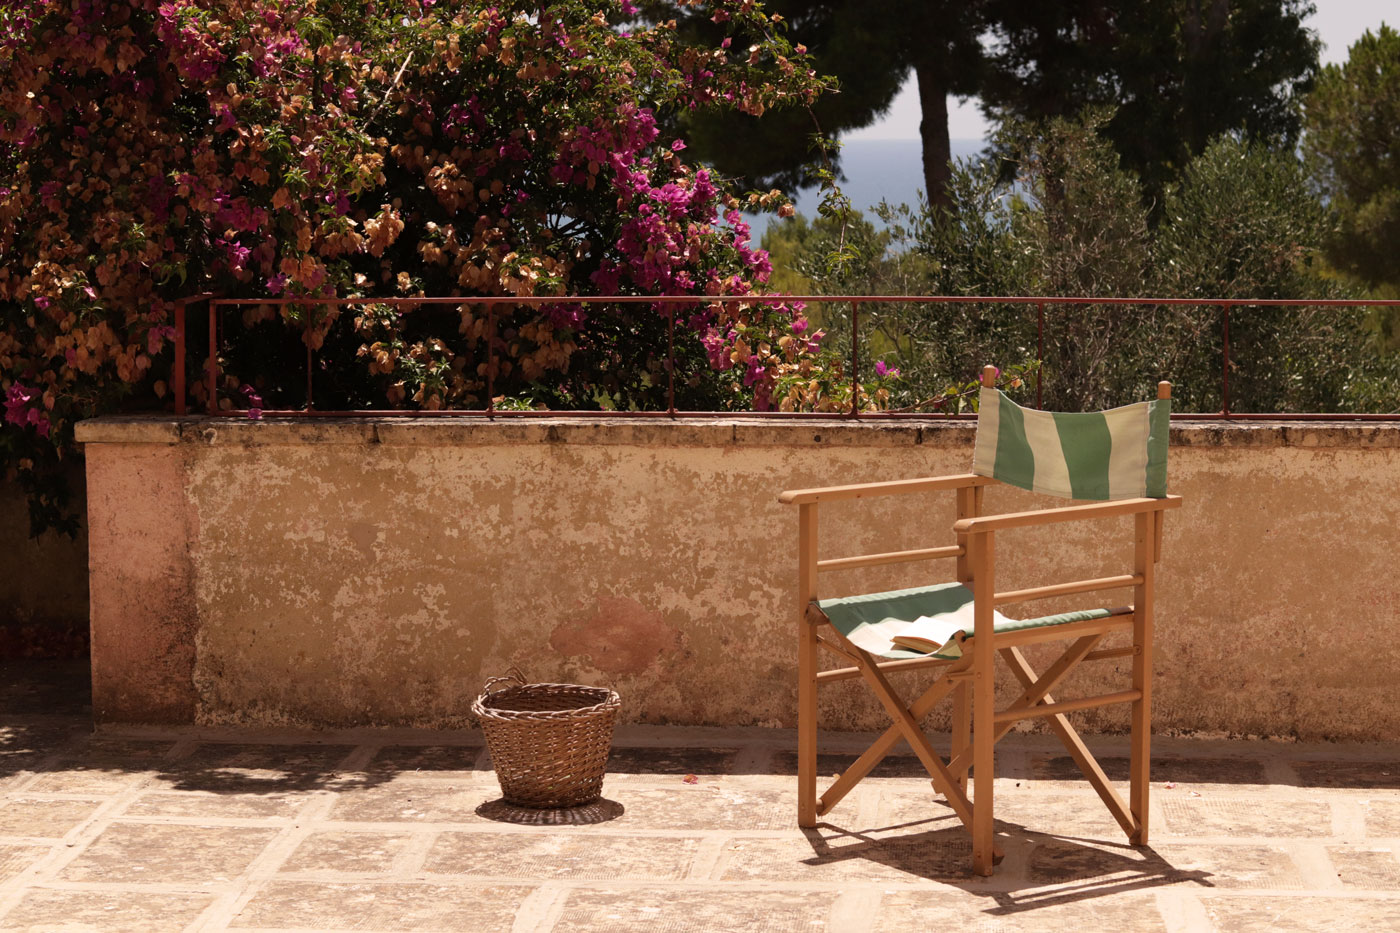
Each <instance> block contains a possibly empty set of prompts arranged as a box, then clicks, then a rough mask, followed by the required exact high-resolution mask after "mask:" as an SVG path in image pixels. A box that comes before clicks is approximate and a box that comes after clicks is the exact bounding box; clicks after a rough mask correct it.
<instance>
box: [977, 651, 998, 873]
mask: <svg viewBox="0 0 1400 933" xmlns="http://www.w3.org/2000/svg"><path fill="white" fill-rule="evenodd" d="M981 655H982V656H981V657H980V658H978V660H977V662H975V663H974V665H973V668H974V670H975V671H976V673H975V674H974V675H973V678H972V718H973V724H974V728H973V731H972V871H973V873H974V874H977V875H983V876H986V875H990V874H991V873H992V867H993V866H994V865H995V864H996V852H995V849H996V845H995V839H994V835H995V824H994V823H993V821H992V819H993V817H992V813H993V811H992V786H993V782H994V781H995V779H996V766H995V761H994V752H995V749H996V724H995V722H994V721H993V717H994V715H995V711H996V705H995V704H996V681H995V677H994V676H993V669H992V652H991V651H985V652H981Z"/></svg>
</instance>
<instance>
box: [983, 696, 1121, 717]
mask: <svg viewBox="0 0 1400 933" xmlns="http://www.w3.org/2000/svg"><path fill="white" fill-rule="evenodd" d="M1140 699H1142V691H1141V690H1124V691H1122V692H1121V693H1105V694H1103V695H1102V696H1096V697H1085V698H1083V699H1081V700H1061V701H1060V702H1059V703H1038V704H1036V705H1035V706H1022V707H1014V706H1013V707H1012V708H1010V709H1004V710H999V711H998V712H997V713H996V714H995V715H993V716H992V719H993V721H995V722H1019V721H1020V720H1022V719H1040V718H1043V717H1045V716H1058V715H1059V714H1060V713H1073V712H1074V711H1076V710H1081V709H1094V708H1095V707H1098V706H1111V705H1113V704H1114V703H1132V702H1133V701H1135V700H1140Z"/></svg>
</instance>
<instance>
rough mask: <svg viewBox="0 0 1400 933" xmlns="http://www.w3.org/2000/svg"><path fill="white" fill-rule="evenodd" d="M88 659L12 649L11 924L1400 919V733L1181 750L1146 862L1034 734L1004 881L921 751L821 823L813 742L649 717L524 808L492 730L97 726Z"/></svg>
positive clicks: (1167, 774)
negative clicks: (584, 776) (577, 793)
mask: <svg viewBox="0 0 1400 933" xmlns="http://www.w3.org/2000/svg"><path fill="white" fill-rule="evenodd" d="M82 674H83V672H82V670H81V668H80V667H74V666H73V665H68V666H66V667H64V666H60V667H54V666H53V665H33V664H31V665H28V666H26V667H25V668H23V669H20V668H16V667H14V666H9V667H0V794H3V796H4V801H5V803H4V808H3V811H0V930H7V931H8V930H42V931H46V933H47V931H56V930H103V931H115V930H133V931H141V933H148V931H161V930H190V931H196V930H198V931H206V930H263V931H269V930H299V931H300V930H357V931H366V930H386V931H388V930H393V931H398V930H435V931H452V933H460V931H494V930H500V931H518V933H526V931H575V930H606V931H632V930H636V931H649V933H650V931H663V933H677V931H690V930H695V931H727V930H758V931H794V933H796V931H800V933H812V931H821V930H831V931H840V933H847V931H863V930H879V931H882V933H900V931H924V930H928V929H933V928H942V927H945V926H946V927H947V928H949V929H967V930H983V931H990V930H996V931H1011V930H1035V931H1049V930H1075V931H1096V930H1124V931H1154V930H1164V931H1193V933H1194V931H1206V930H1212V929H1214V930H1221V931H1237V930H1300V931H1304V930H1305V931H1310V933H1311V931H1318V930H1333V929H1361V930H1396V929H1400V748H1397V747H1393V746H1391V747H1378V746H1366V747H1361V746H1352V747H1348V746H1336V745H1332V746H1319V745H1301V744H1286V743H1274V742H1224V741H1183V740H1172V739H1162V740H1160V741H1159V742H1158V743H1157V748H1156V750H1157V757H1156V768H1155V771H1154V778H1155V781H1154V794H1153V817H1152V818H1153V827H1154V828H1153V840H1154V841H1153V845H1152V847H1151V848H1150V849H1144V850H1135V849H1133V848H1131V847H1129V846H1127V845H1125V844H1123V842H1122V836H1121V834H1120V832H1119V831H1118V829H1117V827H1116V826H1115V824H1114V823H1113V821H1112V819H1111V818H1110V817H1109V816H1108V815H1107V811H1105V810H1104V809H1103V808H1102V806H1101V805H1100V804H1099V803H1098V801H1097V798H1096V797H1095V796H1094V795H1093V792H1092V791H1090V790H1089V789H1088V788H1087V785H1084V784H1082V783H1078V782H1074V781H1071V780H1069V778H1070V776H1071V773H1072V767H1073V766H1072V765H1071V763H1070V762H1069V760H1068V759H1067V758H1065V757H1063V756H1062V755H1060V754H1058V753H1057V751H1056V749H1055V747H1054V746H1053V745H1052V744H1050V742H1048V741H1046V740H1045V738H1044V737H1040V736H1023V737H1019V739H1018V740H1017V741H1015V742H1014V744H1013V743H1012V741H1011V739H1008V740H1007V742H1005V743H1003V746H1002V748H1003V750H1002V751H1001V754H1000V764H1001V774H1002V775H1003V777H1001V778H999V779H998V781H997V794H998V807H999V810H998V813H999V815H1000V816H1001V817H1002V820H1003V822H1002V824H1001V827H1002V830H1003V831H1004V833H1005V834H1006V835H1005V836H1004V837H1003V840H1002V844H1003V846H1004V847H1005V848H1006V850H1007V855H1006V860H1005V862H1004V863H1003V864H1002V865H1001V867H1000V869H999V870H998V872H997V874H996V876H995V877H993V878H990V879H981V878H974V877H971V876H969V874H968V872H967V866H968V861H969V859H968V843H967V841H966V837H965V834H964V833H963V832H962V831H961V830H960V829H959V828H958V827H957V825H956V824H955V821H954V820H953V819H952V818H951V817H950V815H949V811H948V810H947V809H946V808H945V807H944V806H943V805H941V804H940V803H939V802H938V801H937V800H936V799H935V797H934V795H933V793H932V791H931V790H930V788H929V785H928V782H927V781H926V780H923V779H921V778H920V774H921V772H920V769H919V766H918V763H917V761H915V760H914V759H913V758H912V757H903V758H892V759H890V760H888V761H887V762H886V765H885V766H884V768H883V770H882V772H881V776H880V777H879V778H878V779H871V780H867V781H866V782H865V783H864V784H863V785H862V786H861V787H860V788H858V790H857V791H856V792H855V794H853V796H852V798H850V799H849V801H848V802H846V803H843V804H842V805H841V806H840V807H839V808H837V810H836V811H835V812H833V813H832V814H831V816H830V822H828V823H826V824H824V825H822V826H821V827H820V828H819V829H817V830H815V831H809V832H806V833H804V832H802V831H801V830H799V829H798V828H797V827H796V826H795V825H794V813H795V800H794V791H795V783H796V782H795V778H794V777H793V776H792V775H793V772H794V765H795V762H794V757H793V755H792V753H791V751H790V749H791V748H792V745H793V742H792V737H791V735H790V734H789V733H785V732H780V731H771V730H703V729H681V728H675V729H670V728H635V727H634V728H627V729H623V730H620V732H619V736H618V741H617V747H616V750H615V753H614V756H613V759H612V765H611V773H610V774H609V776H608V779H607V783H606V785H605V788H604V800H603V801H602V802H601V803H600V804H598V805H596V806H594V807H591V808H584V809H582V810H580V811H578V812H573V813H566V812H559V811H555V812H531V811H516V810H513V809H511V808H508V807H504V806H502V805H501V804H500V802H499V800H498V797H499V792H498V789H497V787H496V784H495V778H494V775H493V774H492V772H491V771H490V764H489V762H488V760H487V756H486V754H485V752H484V750H483V748H482V744H481V738H480V735H479V733H475V732H466V733H451V734H445V733H423V732H416V733H409V732H403V731H368V730H366V731H355V732H327V733H315V734H307V733H298V734H286V733H282V734H274V733H255V734H254V733H246V732H245V733H237V732H229V731H217V732H214V731H201V730H195V729H189V730H182V729H167V730H160V731H131V730H128V731H125V732H111V733H102V734H98V735H92V734H90V733H89V730H88V726H87V723H88V718H89V713H88V712H87V711H86V709H85V708H84V706H83V703H84V702H85V699H84V698H83V696H82V690H83V689H84V687H85V681H83V679H82ZM852 738H853V737H850V736H838V737H835V742H834V744H835V745H836V752H837V753H836V754H832V755H830V756H827V757H824V758H823V759H822V763H821V768H822V771H823V772H826V773H831V772H833V771H835V770H836V769H838V768H839V767H841V766H842V764H843V763H844V762H845V761H848V760H849V758H850V756H849V755H845V754H841V752H843V751H844V752H855V751H856V750H857V749H858V748H859V747H860V746H859V742H858V741H852ZM1100 748H1101V750H1102V751H1103V753H1104V754H1105V755H1106V759H1107V760H1106V761H1105V764H1106V766H1107V768H1108V769H1109V772H1110V774H1114V773H1116V774H1117V776H1119V777H1122V778H1126V760H1125V758H1124V757H1123V748H1122V745H1121V744H1115V743H1114V742H1113V741H1107V742H1105V743H1101V745H1100ZM688 775H694V776H695V780H694V783H691V782H689V781H688V780H687V776H688Z"/></svg>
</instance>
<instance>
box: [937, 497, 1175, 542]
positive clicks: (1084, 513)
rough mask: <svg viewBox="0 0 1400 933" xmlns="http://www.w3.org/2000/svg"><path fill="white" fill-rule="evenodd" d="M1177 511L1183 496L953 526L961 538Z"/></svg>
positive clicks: (992, 517)
mask: <svg viewBox="0 0 1400 933" xmlns="http://www.w3.org/2000/svg"><path fill="white" fill-rule="evenodd" d="M1178 508H1181V497H1180V496H1167V497H1166V498H1163V499H1120V500H1118V501H1117V502H1093V503H1090V504H1088V505H1068V506H1065V507H1064V508H1060V509H1040V510H1039V511H1035V512H1008V513H1006V514H1005V515H986V516H982V517H980V518H964V519H962V520H961V521H958V522H955V523H954V524H953V530H954V531H956V532H957V533H958V534H978V533H980V532H987V531H1001V530H1002V529H1003V528H1026V527H1029V526H1032V525H1051V524H1055V523H1057V522H1074V521H1081V520H1084V519H1091V518H1114V517H1116V516H1119V515H1136V514H1137V513H1139V512H1155V511H1162V510H1166V509H1178Z"/></svg>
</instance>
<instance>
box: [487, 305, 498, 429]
mask: <svg viewBox="0 0 1400 933" xmlns="http://www.w3.org/2000/svg"><path fill="white" fill-rule="evenodd" d="M495 369H496V303H495V302H494V301H488V302H486V417H488V418H490V419H492V420H493V421H494V420H495V418H496V373H495Z"/></svg>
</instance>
